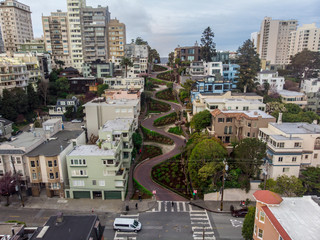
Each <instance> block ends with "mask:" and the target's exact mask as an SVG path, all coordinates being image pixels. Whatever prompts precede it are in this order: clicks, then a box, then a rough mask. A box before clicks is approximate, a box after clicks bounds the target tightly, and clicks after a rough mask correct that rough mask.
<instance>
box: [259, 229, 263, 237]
mask: <svg viewBox="0 0 320 240" xmlns="http://www.w3.org/2000/svg"><path fill="white" fill-rule="evenodd" d="M258 238H260V239H262V238H263V230H262V229H260V228H259V230H258Z"/></svg>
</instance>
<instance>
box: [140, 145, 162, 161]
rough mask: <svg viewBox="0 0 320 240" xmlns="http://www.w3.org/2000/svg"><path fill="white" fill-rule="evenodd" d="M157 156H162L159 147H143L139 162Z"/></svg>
mask: <svg viewBox="0 0 320 240" xmlns="http://www.w3.org/2000/svg"><path fill="white" fill-rule="evenodd" d="M159 155H162V149H161V148H160V147H157V146H152V145H143V147H142V156H141V161H143V160H145V159H147V158H154V157H156V156H159Z"/></svg>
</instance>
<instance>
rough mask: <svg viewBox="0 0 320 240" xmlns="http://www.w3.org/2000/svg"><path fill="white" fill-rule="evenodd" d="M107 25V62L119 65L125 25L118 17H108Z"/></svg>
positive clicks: (122, 50) (122, 52)
mask: <svg viewBox="0 0 320 240" xmlns="http://www.w3.org/2000/svg"><path fill="white" fill-rule="evenodd" d="M108 27H109V29H108V38H109V39H108V43H109V44H108V48H109V62H110V61H111V62H113V63H116V64H117V65H119V63H120V62H121V59H122V58H123V57H124V52H125V50H124V46H125V44H126V25H125V24H124V23H121V22H120V21H119V20H118V19H110V22H109V25H108Z"/></svg>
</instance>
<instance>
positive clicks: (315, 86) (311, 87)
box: [301, 78, 320, 93]
mask: <svg viewBox="0 0 320 240" xmlns="http://www.w3.org/2000/svg"><path fill="white" fill-rule="evenodd" d="M319 89H320V78H310V79H304V80H302V82H301V90H302V91H303V92H305V93H315V92H318V91H319Z"/></svg>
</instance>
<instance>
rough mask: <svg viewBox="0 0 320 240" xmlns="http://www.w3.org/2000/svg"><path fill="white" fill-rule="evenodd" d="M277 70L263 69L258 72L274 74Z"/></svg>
mask: <svg viewBox="0 0 320 240" xmlns="http://www.w3.org/2000/svg"><path fill="white" fill-rule="evenodd" d="M276 72H277V71H270V70H262V71H260V72H258V74H273V73H276Z"/></svg>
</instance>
